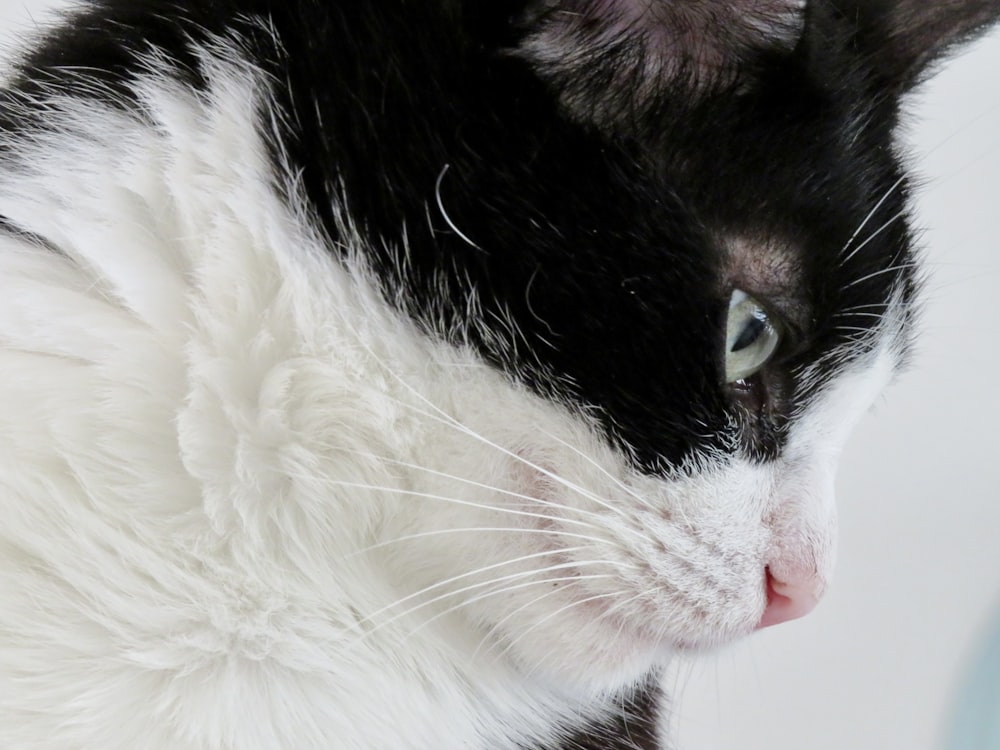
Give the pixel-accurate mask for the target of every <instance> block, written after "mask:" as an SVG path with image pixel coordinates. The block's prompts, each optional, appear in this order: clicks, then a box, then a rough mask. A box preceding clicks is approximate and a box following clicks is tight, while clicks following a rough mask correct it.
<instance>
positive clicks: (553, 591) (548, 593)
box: [469, 576, 582, 660]
mask: <svg viewBox="0 0 1000 750" xmlns="http://www.w3.org/2000/svg"><path fill="white" fill-rule="evenodd" d="M580 583H582V579H581V577H580V576H576V577H575V578H574V579H573V580H571V581H569V582H567V583H566V585H564V586H560V587H558V588H553V589H551V590H549V591H546V592H545V593H544V594H541V595H540V596H537V597H535V598H534V599H532V600H531V601H529V602H525V603H524V604H522V605H521V606H520V607H517V608H516V609H513V610H512V611H510V612H508V613H507V614H506V615H504V616H503V617H501V618H500V619H499V620H497V621H496V622H495V623H493V624H492V625H491V626H490V628H489V630H487V631H486V633H485V634H484V635H483V637H482V638H481V639H480V640H479V644H478V645H477V646H476V648H475V650H474V651H473V652H472V656H471V657H469V658H470V660H475V658H476V657H477V656H478V655H479V652H480V651H481V650H482V648H483V646H485V645H486V641H487V640H489V639H490V638H492V637H493V635H494V633H496V632H497V630H499V629H500V627H501V626H502V625H503V624H504V623H505V622H507V621H508V620H509V619H510V618H512V617H516V616H517V615H518V614H520V613H521V612H523V611H524V610H526V609H528V607H532V606H534V605H535V604H538V602H540V601H542V600H543V599H547V598H548V597H550V596H555V595H556V594H559V593H563V592H565V591H566V589H568V588H569V587H570V586H576V585H579V584H580Z"/></svg>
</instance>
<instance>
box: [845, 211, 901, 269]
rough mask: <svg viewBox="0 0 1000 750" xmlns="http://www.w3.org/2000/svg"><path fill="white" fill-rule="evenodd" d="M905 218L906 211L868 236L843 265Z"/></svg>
mask: <svg viewBox="0 0 1000 750" xmlns="http://www.w3.org/2000/svg"><path fill="white" fill-rule="evenodd" d="M904 216H906V211H905V210H903V211H900V212H899V213H898V214H896V215H895V216H893V217H892V218H891V219H889V220H888V221H886V222H885V224H883V225H882V226H880V227H879V228H878V229H876V230H875V231H874V232H872V233H871V234H870V235H868V237H867V238H866V239H865V241H864V242H862V243H861V244H860V245H858V246H857V247H856V248H854V249H853V250H852V251H851V252H850V254H849V255H848V256H847V257H846V258H844V259H843V260H841V264H844V263H847V261H849V260H850V259H851V258H853V257H854V256H855V255H857V254H858V253H859V252H861V250H862V249H864V248H865V247H866V246H867V245H868V243H870V242H871V241H872V240H874V239H875V238H876V237H878V236H879V235H880V234H882V232H884V231H885V230H886V229H888V228H889V227H890V226H892V225H893V224H895V223H896V222H897V221H899V220H900V219H902V218H903V217H904Z"/></svg>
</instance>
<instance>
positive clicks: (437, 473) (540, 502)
mask: <svg viewBox="0 0 1000 750" xmlns="http://www.w3.org/2000/svg"><path fill="white" fill-rule="evenodd" d="M427 416H429V417H431V418H433V415H427ZM334 450H339V451H342V452H344V453H351V454H354V455H358V456H362V457H365V458H371V459H373V460H376V461H382V462H384V463H387V464H392V465H394V466H402V467H403V468H407V469H413V470H415V471H422V472H424V473H426V474H430V475H431V476H437V477H441V478H443V479H452V480H454V481H456V482H461V483H463V484H467V485H470V486H472V487H478V488H480V489H484V490H489V491H491V492H496V493H498V494H501V495H505V496H507V497H513V498H517V499H519V500H527V501H528V502H531V503H534V504H537V505H544V506H547V507H551V508H559V509H562V510H568V511H572V512H573V513H579V514H581V515H585V516H591V517H594V518H600V517H601V515H600V514H599V513H595V512H594V511H588V510H583V509H582V508H573V507H571V506H568V505H566V504H564V503H557V502H554V501H552V500H543V499H542V498H539V497H534V496H532V495H525V494H523V493H520V492H514V491H513V490H505V489H503V488H502V487H494V486H492V485H489V484H484V483H482V482H477V481H476V480H474V479H468V478H467V477H460V476H457V475H455V474H448V473H447V472H443V471H438V470H437V469H431V468H429V467H427V466H420V465H419V464H414V463H410V462H408V461H402V460H399V459H394V458H386V457H383V456H378V455H376V454H374V453H368V452H366V451H359V450H354V449H350V448H339V447H334ZM595 528H596V527H595Z"/></svg>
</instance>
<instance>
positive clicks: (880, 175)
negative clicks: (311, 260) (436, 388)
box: [18, 0, 910, 472]
mask: <svg viewBox="0 0 1000 750" xmlns="http://www.w3.org/2000/svg"><path fill="white" fill-rule="evenodd" d="M237 11H240V12H241V15H240V17H239V18H237ZM263 18H267V19H269V21H270V24H271V26H272V27H273V29H274V31H275V32H276V34H277V43H276V41H275V39H274V38H273V37H272V36H271V35H270V34H269V33H265V31H264V29H263V28H262V26H261V25H259V24H257V23H255V22H254V21H253V19H263ZM248 19H250V20H248ZM496 22H497V18H496V17H495V15H494V12H492V11H490V10H482V9H480V8H479V4H477V3H471V2H470V3H466V4H459V3H457V2H455V3H451V4H448V5H445V6H429V5H428V4H424V3H420V4H416V3H407V2H402V1H401V0H385V1H384V2H380V3H365V4H354V3H313V2H293V3H280V4H279V3H274V4H272V3H269V2H266V1H265V0H251V1H250V2H240V3H232V2H231V3H227V2H215V3H207V4H203V3H199V4H193V3H168V2H163V1H162V0H146V1H144V2H141V3H136V2H133V1H132V0H129V2H124V1H118V0H106V1H105V2H102V3H98V7H97V8H96V9H95V10H94V11H93V12H91V13H89V14H88V15H86V16H84V17H82V20H78V21H76V22H75V23H74V24H73V25H72V26H70V27H67V29H68V30H66V31H63V32H61V33H59V34H58V35H57V36H56V37H54V38H53V39H52V40H51V41H50V42H49V44H48V45H47V46H46V47H45V48H44V49H42V50H41V51H40V52H39V53H37V54H36V55H35V57H34V58H33V59H31V60H30V61H29V62H28V64H27V65H26V66H25V67H24V69H23V74H22V77H21V79H20V82H19V84H18V87H19V88H21V89H23V90H26V91H29V92H30V91H31V90H32V89H33V87H35V86H37V85H38V83H37V82H38V81H44V82H45V84H46V85H48V86H52V85H64V86H67V87H70V88H73V89H74V90H78V91H80V92H81V93H83V94H84V95H92V96H102V95H103V96H107V97H112V98H114V99H116V100H124V101H127V100H128V99H129V96H130V91H129V80H130V79H131V77H132V76H133V75H134V71H135V70H136V66H137V65H138V63H139V59H140V58H141V56H142V55H144V54H146V53H147V52H148V51H149V50H150V49H151V48H155V49H158V50H160V51H162V52H164V53H166V54H167V55H168V56H169V57H170V58H171V59H174V60H176V61H177V67H178V74H179V75H181V76H183V77H184V78H185V80H187V81H188V82H189V83H190V84H191V85H194V86H197V85H199V84H200V83H201V76H200V72H199V69H198V62H197V60H196V58H195V57H194V56H193V55H192V52H191V49H190V43H189V40H191V39H194V40H195V41H198V40H206V39H210V38H212V37H224V38H228V39H230V40H231V41H232V42H234V43H236V44H237V45H239V46H240V47H241V48H243V49H245V51H246V52H247V53H248V54H250V55H251V56H252V57H253V59H255V60H257V61H258V63H259V64H260V66H261V67H262V68H263V69H264V70H266V71H267V72H268V73H269V74H271V75H272V76H273V78H274V80H275V81H277V82H278V85H277V86H276V91H275V94H276V97H277V101H278V105H279V107H280V108H281V110H282V112H281V115H282V117H281V119H282V120H283V121H284V122H286V123H287V124H288V125H287V130H286V132H285V134H284V137H283V138H282V139H281V140H282V142H281V143H276V144H274V145H275V152H276V157H277V155H278V152H279V151H281V152H284V153H286V154H288V155H289V156H290V157H291V165H292V167H293V168H294V169H296V170H301V171H302V174H303V176H304V180H305V185H306V188H307V191H308V195H309V198H310V203H311V206H312V209H313V210H314V211H315V213H316V215H317V217H318V219H319V220H320V221H321V222H322V223H323V225H324V226H325V227H326V229H327V232H328V234H329V235H330V237H331V247H336V246H337V245H336V240H337V231H338V230H337V225H336V221H335V219H334V216H333V214H332V211H333V206H334V205H336V204H340V203H341V202H346V205H347V206H348V208H349V213H350V215H351V217H352V218H353V220H354V221H355V222H356V223H357V224H358V225H360V226H361V227H362V228H363V231H364V233H365V234H367V235H368V236H369V237H370V238H371V243H370V246H371V248H372V256H371V258H370V260H371V262H372V263H373V265H374V267H375V268H376V269H377V271H378V273H379V275H380V276H381V278H382V279H383V281H384V284H385V286H386V288H387V290H388V291H389V294H388V296H389V298H390V299H397V298H401V299H403V300H405V303H404V304H405V306H406V308H407V312H408V313H409V314H410V315H412V316H413V317H414V318H415V319H416V320H418V321H419V322H420V323H421V324H422V325H423V326H424V327H425V328H426V329H427V330H429V331H431V332H433V333H434V334H435V335H441V336H446V337H449V338H452V339H460V340H461V341H463V342H468V343H471V344H472V345H473V346H475V347H477V348H478V349H480V351H481V352H482V353H483V355H484V356H485V357H486V358H487V359H488V360H490V361H492V362H494V363H495V364H496V365H497V366H498V367H501V368H503V369H504V370H506V371H508V372H509V373H510V374H511V376H512V377H515V378H517V379H519V380H521V381H523V382H525V383H527V384H528V385H529V386H530V387H532V388H534V389H536V390H538V391H539V392H543V393H545V394H546V395H553V394H555V395H558V396H560V397H562V398H566V399H569V400H570V401H572V402H574V403H576V404H577V405H578V406H579V407H580V408H583V409H586V410H589V411H590V412H591V413H592V414H593V415H594V416H595V417H596V418H597V419H599V420H600V421H601V423H602V424H603V425H604V427H605V430H606V432H607V434H608V436H609V438H610V439H612V440H614V441H616V442H618V443H621V444H623V445H624V446H626V447H627V449H628V450H629V451H630V452H631V453H632V454H633V455H634V456H635V460H636V462H637V464H638V465H640V466H641V467H643V468H645V469H646V470H648V471H653V472H661V471H667V470H670V469H671V468H672V467H676V466H677V465H678V464H679V463H680V462H681V461H682V460H683V459H684V458H685V457H686V456H689V455H691V454H692V453H693V452H694V451H696V450H703V449H705V448H706V447H715V448H726V447H727V446H728V445H730V444H731V443H732V439H733V435H732V434H731V429H730V428H728V427H727V425H729V424H730V423H731V419H730V418H731V416H732V415H736V416H737V418H738V422H739V423H740V424H741V425H742V428H741V430H740V432H741V434H742V437H743V441H742V442H743V444H744V445H745V446H746V450H748V451H750V452H752V453H753V454H754V455H757V456H759V457H760V458H762V459H766V458H770V457H773V456H775V455H777V453H778V452H779V451H780V448H781V444H782V425H783V424H784V421H785V419H786V418H787V416H788V414H789V413H791V412H792V411H793V410H794V409H795V408H796V407H797V406H798V405H800V404H801V403H802V402H803V401H804V400H805V399H808V398H809V396H810V394H809V393H808V392H806V391H804V390H803V389H801V388H798V387H797V383H796V372H797V371H798V369H799V368H801V367H802V366H804V365H807V364H811V363H814V362H816V361H826V362H828V363H829V366H830V367H831V368H833V367H835V366H837V365H839V364H840V363H842V361H843V359H844V358H845V357H846V356H849V355H850V353H851V351H852V342H853V341H854V340H856V339H859V338H863V333H864V331H865V330H867V329H869V328H871V327H872V325H873V323H874V319H873V318H872V317H870V316H854V317H847V318H840V319H838V318H837V317H836V316H837V313H838V311H842V310H844V309H846V308H854V307H859V308H860V307H861V306H867V307H865V308H864V310H866V311H869V312H870V311H871V310H873V309H877V306H878V305H880V304H884V303H886V302H887V300H888V298H889V296H890V292H891V290H892V289H894V288H896V287H897V286H898V285H899V284H900V283H902V285H903V287H904V289H905V288H908V287H909V286H910V281H909V280H908V277H907V274H908V272H907V270H906V265H907V264H908V263H909V258H910V256H909V249H908V248H909V241H908V236H907V229H906V224H905V222H904V221H897V222H895V223H894V224H892V225H890V227H889V228H887V229H886V230H885V231H884V232H883V233H882V234H881V235H880V236H879V237H877V238H876V239H875V240H874V241H872V242H871V243H869V244H868V245H867V246H866V247H865V248H864V249H863V250H862V251H861V252H859V253H858V254H857V255H855V256H854V257H853V258H852V259H851V262H850V263H848V264H841V263H840V262H839V260H838V255H839V253H840V251H841V249H842V248H843V247H844V245H845V243H846V242H847V240H848V238H849V237H850V234H851V232H852V231H853V230H854V228H856V227H857V226H858V225H859V224H860V223H861V221H862V220H863V219H864V217H865V216H866V215H867V214H868V212H869V211H870V210H871V208H872V207H873V206H874V205H875V204H876V203H877V202H878V200H879V199H880V198H881V197H882V196H883V195H884V194H885V193H886V192H887V191H889V189H890V188H891V187H892V186H893V185H894V184H895V183H896V182H897V180H898V179H899V177H900V171H899V166H898V164H897V161H896V158H895V155H894V153H893V148H892V139H891V136H892V129H893V126H894V125H895V120H896V106H897V103H896V101H895V99H894V98H891V97H886V96H885V95H884V94H883V91H882V89H881V88H880V87H879V81H878V78H877V76H876V75H875V71H874V69H873V68H872V66H871V64H870V61H869V59H868V58H867V57H866V56H865V55H864V54H863V53H860V54H859V52H858V51H857V50H856V46H857V43H858V38H859V37H858V27H857V26H856V21H855V14H852V13H844V12H841V11H838V10H836V9H835V8H834V7H833V6H832V5H828V4H825V3H814V4H813V6H812V7H811V10H810V12H809V17H808V19H807V24H806V31H805V37H804V38H803V40H802V42H801V43H800V44H799V45H798V47H797V48H796V50H794V51H793V52H789V53H787V54H782V55H777V56H774V57H772V58H770V59H769V60H768V65H762V66H761V67H760V68H759V71H758V72H757V74H756V75H755V78H754V80H753V81H752V82H747V81H741V82H740V84H739V86H740V88H739V89H738V90H736V91H734V90H733V89H731V88H730V87H728V86H724V87H722V88H720V89H719V90H718V91H710V92H708V93H705V94H704V95H701V96H698V97H691V96H690V95H689V94H688V93H687V92H686V91H685V89H684V88H683V86H679V87H677V88H674V89H671V88H670V87H666V88H665V91H664V93H663V94H662V95H661V96H660V97H659V98H658V100H657V101H656V103H655V105H653V106H651V107H650V108H648V109H647V110H644V111H642V112H639V113H637V115H636V117H635V118H634V119H632V120H631V121H630V122H629V123H628V126H627V128H623V133H620V134H616V133H610V134H609V133H607V132H603V131H602V130H601V129H599V128H596V127H594V126H591V125H589V124H588V123H586V122H579V121H577V120H576V119H574V118H573V117H570V116H567V115H566V114H565V113H564V112H562V111H561V109H560V107H559V106H558V103H557V101H556V98H555V97H554V95H553V92H552V91H551V89H550V87H549V86H548V85H547V84H546V83H544V82H543V81H541V80H540V79H539V78H538V77H537V76H536V75H535V74H534V71H533V69H532V67H531V65H530V63H529V62H527V61H525V60H523V59H520V58H519V57H518V56H516V55H513V54H511V53H510V50H509V49H508V48H506V47H501V46H497V42H498V40H500V41H501V42H502V43H503V44H505V45H509V44H513V43H515V42H516V35H517V29H516V28H515V27H514V26H513V25H511V26H510V27H504V28H503V29H502V31H503V33H498V32H497V30H496V26H495V24H496ZM491 24H493V25H491ZM79 66H86V69H87V73H86V74H82V73H80V72H78V71H79V69H80V68H79ZM84 75H85V76H86V77H87V79H88V83H94V82H98V83H100V84H101V85H102V86H103V87H104V92H103V93H102V91H101V90H95V89H94V87H93V86H92V85H89V86H86V87H82V86H80V78H81V77H82V76H84ZM314 102H315V103H316V105H317V106H315V107H314V106H313V103H314ZM276 165H277V158H276ZM276 169H277V166H276ZM438 187H439V188H440V189H439V191H436V188H438ZM906 197H907V190H906V188H905V186H900V187H899V188H898V189H896V190H895V191H893V193H892V195H891V196H890V197H889V199H888V200H886V201H885V203H884V204H883V206H882V208H881V210H880V211H879V212H878V215H877V216H875V217H874V218H873V219H872V220H871V222H870V226H871V227H873V228H874V227H879V226H881V225H882V224H883V223H885V221H886V220H887V219H888V218H889V217H892V216H894V215H896V214H897V213H900V212H901V211H902V210H903V206H904V202H905V199H906ZM439 199H440V201H441V205H442V206H443V207H444V209H445V212H446V213H447V217H448V219H447V220H446V219H445V217H444V216H443V215H442V213H441V211H440V210H439V208H438V200H439ZM449 222H451V224H453V225H454V226H455V227H457V228H458V229H459V230H460V231H461V232H462V234H464V235H465V236H466V237H468V239H470V240H471V241H472V242H473V243H475V245H476V247H473V246H471V245H470V244H469V243H468V242H466V240H465V239H463V238H462V237H461V236H460V235H459V234H458V233H456V232H455V231H454V230H453V229H452V227H451V225H450V224H449ZM719 227H724V228H726V229H728V230H730V231H732V232H733V233H737V234H749V235H752V236H754V237H760V238H763V239H765V240H767V241H771V240H777V241H778V242H788V243H792V244H794V245H798V246H800V247H801V248H805V250H804V251H801V250H797V251H796V253H795V254H796V256H797V257H799V258H800V259H801V261H802V268H801V272H802V275H803V278H804V284H803V285H802V286H801V287H799V288H798V289H797V290H794V291H793V292H792V294H791V295H790V299H789V300H788V301H787V302H786V303H785V304H784V308H785V309H782V307H783V305H782V304H781V303H775V304H773V307H774V312H775V313H776V314H777V315H778V316H779V317H784V318H785V320H786V328H787V329H788V331H789V332H790V333H792V334H793V335H790V336H788V337H787V344H786V348H785V351H784V352H783V353H782V356H781V357H779V358H778V359H777V360H775V362H774V363H773V366H772V367H770V368H769V370H768V371H766V372H765V373H763V374H762V376H761V377H760V378H759V379H758V380H757V381H756V382H754V383H752V384H751V389H750V390H749V391H748V390H746V389H744V390H735V391H734V390H733V389H731V388H729V387H727V386H725V384H724V383H723V382H722V381H723V377H722V370H721V365H722V351H721V345H720V339H721V330H722V326H723V325H724V322H725V313H726V304H727V301H728V295H729V288H728V284H730V283H731V282H730V281H728V280H726V279H725V278H724V275H723V274H722V272H721V271H720V267H721V265H722V249H721V247H720V238H719V237H718V236H717V235H718V232H717V230H718V228H719ZM404 231H405V234H406V237H407V240H408V243H409V247H408V258H409V262H408V264H407V265H406V266H405V270H404V264H403V263H402V256H403V247H402V237H403V233H404ZM897 266H903V268H902V270H898V271H897V270H888V269H895V268H896V267H897ZM865 277H870V278H868V279H867V280H866V281H864V282H862V283H855V282H857V280H859V279H862V278H865ZM852 284H855V285H854V286H851V285H852ZM398 290H402V292H403V293H402V294H401V295H398V297H397V295H396V294H395V292H396V291H398ZM472 290H477V291H478V292H481V293H482V294H481V299H482V303H483V309H484V313H485V315H484V317H483V319H482V320H476V321H469V320H466V319H465V315H466V311H467V309H468V305H467V300H468V297H469V295H470V293H471V291H472ZM442 291H444V292H445V293H444V294H442ZM750 291H751V292H753V291H755V290H750ZM761 296H764V295H761ZM807 300H808V301H810V304H806V301H807ZM511 323H512V325H511Z"/></svg>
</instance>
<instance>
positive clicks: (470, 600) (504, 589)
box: [409, 573, 615, 635]
mask: <svg viewBox="0 0 1000 750" xmlns="http://www.w3.org/2000/svg"><path fill="white" fill-rule="evenodd" d="M614 577H615V576H614V574H612V573H595V574H593V575H586V576H560V577H557V578H542V579H540V580H533V581H523V582H521V583H516V584H513V585H511V586H502V587H500V588H498V589H490V590H489V591H486V592H484V593H482V594H477V595H476V596H473V597H470V598H468V599H465V600H464V601H461V602H459V603H458V604H456V605H454V606H451V607H448V609H445V610H443V611H441V612H438V613H437V614H436V615H434V616H433V617H430V618H428V619H427V620H424V621H423V622H422V623H420V624H419V625H418V626H417V627H415V628H414V629H413V630H411V631H410V633H409V635H413V634H415V633H417V632H418V631H420V630H422V629H423V628H425V627H427V626H428V625H430V624H431V623H432V622H434V621H435V620H438V619H440V618H442V617H446V616H447V615H450V614H451V613H452V612H456V611H458V610H460V609H462V608H463V607H467V606H469V605H470V604H475V603H476V602H479V601H482V600H483V599H488V598H490V597H491V596H498V595H500V594H509V593H510V592H511V591H519V590H520V589H526V588H530V587H531V586H542V585H544V584H556V583H568V582H576V583H578V582H581V581H594V580H598V579H607V578H614ZM565 589H566V587H565V586H562V587H559V588H555V589H553V590H552V591H550V592H548V594H555V593H559V591H564V590H565ZM539 600H540V597H538V598H535V599H532V601H531V602H530V603H531V604H533V603H536V602H538V601H539ZM520 609H521V607H518V608H517V610H515V611H519V610H520ZM505 619H506V618H505Z"/></svg>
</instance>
